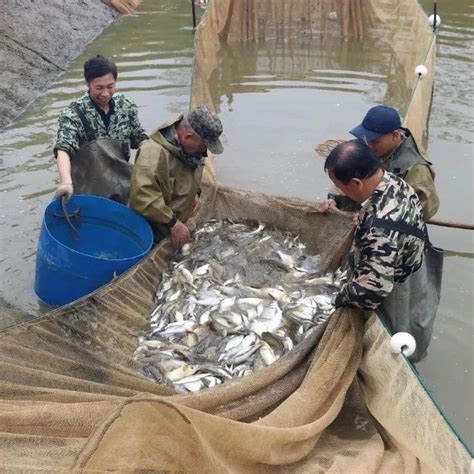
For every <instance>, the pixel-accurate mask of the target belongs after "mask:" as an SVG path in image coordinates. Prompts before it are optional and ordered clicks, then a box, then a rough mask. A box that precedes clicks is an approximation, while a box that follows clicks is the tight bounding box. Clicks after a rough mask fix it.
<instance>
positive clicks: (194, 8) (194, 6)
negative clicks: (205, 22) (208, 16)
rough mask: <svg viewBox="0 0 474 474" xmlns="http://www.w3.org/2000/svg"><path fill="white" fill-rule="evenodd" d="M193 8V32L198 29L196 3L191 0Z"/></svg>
mask: <svg viewBox="0 0 474 474" xmlns="http://www.w3.org/2000/svg"><path fill="white" fill-rule="evenodd" d="M191 9H192V12H193V33H194V31H195V30H196V5H195V3H194V0H191Z"/></svg>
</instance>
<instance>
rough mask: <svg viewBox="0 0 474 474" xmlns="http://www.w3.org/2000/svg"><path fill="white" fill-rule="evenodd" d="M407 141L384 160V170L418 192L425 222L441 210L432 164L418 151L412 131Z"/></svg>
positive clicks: (406, 131) (408, 134)
mask: <svg viewBox="0 0 474 474" xmlns="http://www.w3.org/2000/svg"><path fill="white" fill-rule="evenodd" d="M405 133H406V134H407V137H406V139H405V140H404V141H403V142H402V143H401V144H400V146H399V147H398V148H396V149H395V150H394V151H393V153H392V154H391V155H389V156H388V157H387V158H384V159H383V168H384V169H385V170H386V171H390V173H393V174H395V175H397V176H399V177H400V178H402V179H403V180H404V181H406V182H407V183H408V184H409V185H410V186H411V187H412V188H413V189H414V190H415V192H416V194H417V195H418V198H419V199H420V202H421V207H422V208H423V215H424V218H425V220H428V219H430V218H431V217H433V216H434V215H435V214H436V212H437V211H438V208H439V198H438V195H437V194H436V188H435V185H434V177H435V173H434V170H433V168H432V164H431V163H430V162H429V161H428V160H425V159H424V158H423V157H422V156H421V153H420V152H419V150H418V147H417V145H416V142H415V140H414V139H413V137H412V135H411V133H410V131H409V130H408V129H405Z"/></svg>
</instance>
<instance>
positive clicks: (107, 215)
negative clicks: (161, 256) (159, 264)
mask: <svg viewBox="0 0 474 474" xmlns="http://www.w3.org/2000/svg"><path fill="white" fill-rule="evenodd" d="M67 210H68V214H69V215H70V216H71V217H70V220H71V222H72V224H73V225H74V227H75V228H76V229H77V231H78V232H79V236H78V235H77V234H75V233H74V232H73V231H72V230H71V228H70V226H69V225H68V223H67V221H66V219H65V217H64V212H63V209H62V206H61V200H60V199H58V198H57V199H55V200H54V201H52V202H51V203H50V204H49V205H48V207H47V208H46V210H45V213H44V217H43V223H42V226H41V233H40V237H39V242H38V252H37V255H36V275H35V293H36V295H37V296H38V298H39V299H40V300H41V301H43V302H45V303H47V304H49V305H52V306H59V305H63V304H66V303H70V302H71V301H74V300H76V299H78V298H80V297H81V296H84V295H87V294H88V293H90V292H92V291H94V290H96V289H97V288H99V287H101V286H103V285H105V284H106V283H108V282H110V281H111V280H112V279H113V278H114V277H115V276H117V275H120V274H121V273H123V272H124V271H126V270H128V269H129V268H130V267H131V266H133V265H134V264H135V263H137V262H138V261H139V260H141V259H142V258H143V257H145V256H146V255H147V254H148V253H149V252H150V250H151V247H152V245H153V233H152V230H151V227H150V225H149V224H148V222H147V221H146V220H145V219H144V218H143V217H142V216H140V215H139V214H137V213H136V212H134V211H133V210H131V209H129V208H128V207H127V206H124V205H122V204H119V203H117V202H115V201H111V200H109V199H105V198H102V197H97V196H85V195H84V196H83V195H74V196H73V197H72V198H71V200H70V201H69V203H68V205H67ZM74 215H77V216H78V217H79V219H77V218H76V217H74Z"/></svg>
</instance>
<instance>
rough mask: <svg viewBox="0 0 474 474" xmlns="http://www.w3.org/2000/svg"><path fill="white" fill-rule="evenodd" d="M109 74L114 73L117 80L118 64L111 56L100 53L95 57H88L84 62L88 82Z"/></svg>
mask: <svg viewBox="0 0 474 474" xmlns="http://www.w3.org/2000/svg"><path fill="white" fill-rule="evenodd" d="M107 74H112V76H114V79H115V80H117V75H118V74H117V66H116V65H115V63H114V62H113V61H112V60H111V59H110V58H106V57H105V56H102V55H100V54H99V55H97V56H96V57H95V58H90V59H88V60H87V61H86V62H85V64H84V78H85V80H86V81H87V82H90V81H92V80H93V79H96V78H98V77H102V76H106V75H107Z"/></svg>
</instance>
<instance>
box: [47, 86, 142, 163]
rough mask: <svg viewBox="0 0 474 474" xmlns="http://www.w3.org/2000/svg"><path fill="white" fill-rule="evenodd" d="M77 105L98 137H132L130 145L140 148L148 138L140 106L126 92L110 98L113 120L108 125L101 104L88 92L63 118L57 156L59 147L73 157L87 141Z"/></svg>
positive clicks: (111, 117) (64, 112)
mask: <svg viewBox="0 0 474 474" xmlns="http://www.w3.org/2000/svg"><path fill="white" fill-rule="evenodd" d="M76 105H79V106H80V108H81V110H82V111H83V112H84V115H85V117H86V118H87V119H88V121H89V123H90V124H91V126H92V129H93V131H94V132H95V137H96V138H97V139H100V138H112V139H115V140H130V146H131V147H132V148H138V145H139V144H140V142H142V141H143V140H146V139H147V138H148V137H147V135H146V133H145V130H144V129H143V128H142V126H141V125H140V122H139V120H138V113H137V106H136V105H135V104H134V103H133V102H132V101H131V100H130V99H127V98H126V97H125V96H124V95H123V94H119V93H117V94H114V96H113V98H112V100H111V101H110V105H111V113H110V122H109V124H108V126H106V124H104V119H103V118H102V117H101V111H100V109H99V107H98V106H97V105H96V104H95V103H94V102H93V101H92V99H91V98H90V96H89V94H88V93H86V94H85V95H84V96H83V97H81V98H80V99H78V100H75V101H74V102H72V103H71V104H70V105H69V106H68V107H66V108H65V109H64V110H63V112H62V113H61V115H60V117H59V128H58V134H57V139H56V144H55V145H54V155H55V156H56V155H57V151H58V150H63V151H65V152H67V153H68V154H69V156H70V157H72V155H73V154H74V153H75V152H76V151H77V150H78V149H79V148H80V146H81V144H82V143H83V142H85V141H86V134H85V131H84V127H83V125H82V122H81V120H80V119H79V117H78V115H77V113H76V111H75V110H74V107H75V106H76ZM102 114H103V112H102ZM104 115H105V114H104Z"/></svg>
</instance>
